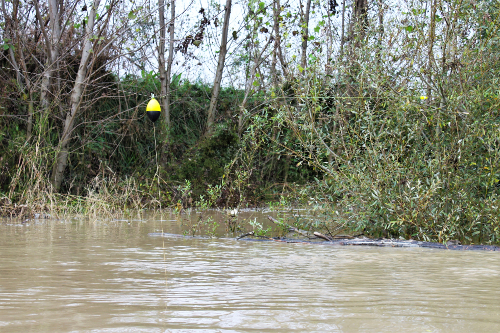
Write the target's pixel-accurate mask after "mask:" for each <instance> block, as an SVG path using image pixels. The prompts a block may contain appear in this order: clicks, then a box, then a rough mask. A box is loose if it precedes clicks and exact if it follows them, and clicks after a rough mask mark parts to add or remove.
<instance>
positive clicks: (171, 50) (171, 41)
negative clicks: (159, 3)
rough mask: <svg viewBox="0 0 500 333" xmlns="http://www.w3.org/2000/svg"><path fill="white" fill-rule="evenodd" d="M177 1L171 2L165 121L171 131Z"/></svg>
mask: <svg viewBox="0 0 500 333" xmlns="http://www.w3.org/2000/svg"><path fill="white" fill-rule="evenodd" d="M174 23H175V0H172V2H170V26H169V28H168V29H169V31H170V38H169V41H168V60H167V87H166V88H167V90H166V94H165V119H166V120H167V126H168V129H170V94H171V93H170V77H171V76H172V61H173V60H174V41H175V39H174V38H175V35H174V32H175V30H174V28H175V25H174Z"/></svg>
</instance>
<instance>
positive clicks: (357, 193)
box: [0, 0, 500, 243]
mask: <svg viewBox="0 0 500 333" xmlns="http://www.w3.org/2000/svg"><path fill="white" fill-rule="evenodd" d="M180 6H181V4H180V3H177V2H176V1H175V0H171V1H168V0H167V1H165V0H158V2H157V3H152V2H144V3H142V2H141V1H140V0H137V1H135V2H123V1H118V0H92V1H86V2H85V1H82V0H48V1H38V0H34V1H29V2H28V1H22V0H2V1H1V8H0V9H1V10H0V36H1V38H2V42H1V43H2V45H1V49H0V214H1V215H4V216H29V215H33V214H35V213H40V212H50V213H52V214H58V213H60V214H63V213H68V212H80V213H92V214H98V213H99V212H109V213H112V212H118V211H124V210H127V209H165V208H174V209H181V208H182V209H185V208H188V207H191V206H194V205H198V206H202V207H221V208H229V207H243V206H259V205H262V204H265V203H268V202H281V203H283V205H284V206H286V205H300V206H307V207H310V208H311V211H312V212H314V213H315V214H317V216H318V222H317V225H316V226H314V228H318V227H321V228H326V229H329V230H330V229H342V230H344V231H353V232H356V233H360V232H362V233H364V234H365V235H372V236H385V237H403V238H406V239H410V238H412V239H418V240H425V241H429V240H432V241H440V242H442V241H447V240H450V239H459V240H461V241H462V242H465V243H474V242H476V243H477V242H484V243H498V242H499V237H500V229H499V227H500V216H499V204H500V200H499V194H500V182H499V179H500V174H499V171H500V170H499V159H500V141H499V140H500V135H499V134H500V131H499V130H500V127H499V121H500V118H499V116H500V114H499V113H500V84H499V83H500V82H499V81H500V75H499V73H500V31H499V29H500V22H499V20H500V6H499V4H498V2H496V1H490V0H485V1H482V0H451V1H449V0H428V1H409V2H405V3H402V2H397V1H389V0H376V1H368V0H353V1H351V0H341V1H339V2H338V1H337V0H326V1H324V0H319V1H313V0H298V1H291V0H288V1H286V0H273V1H270V0H265V1H253V0H250V1H247V2H244V3H232V1H231V0H226V1H225V2H220V3H210V4H207V5H206V6H205V7H204V8H195V6H199V5H198V4H194V3H192V4H189V5H186V4H184V5H183V7H182V8H181V7H180ZM236 9H237V10H236ZM193 13H194V14H193ZM231 15H233V17H232V16H231ZM234 15H241V16H240V17H239V18H240V20H239V21H238V23H235V22H236V21H237V20H236V19H235V18H234ZM209 64H211V65H213V71H212V68H210V66H211V65H209ZM196 72H199V73H204V75H205V74H207V73H208V74H207V75H209V76H210V75H212V76H211V77H210V78H208V79H207V78H205V79H201V78H199V77H198V78H197V77H196V76H193V75H194V74H193V73H196ZM151 94H154V95H155V96H157V98H158V99H159V101H160V104H161V105H162V111H163V114H162V117H161V118H160V120H159V121H158V122H157V123H156V124H153V123H151V122H149V120H148V119H147V118H146V117H145V106H146V104H147V102H148V101H149V100H150V98H151ZM300 227H304V226H300Z"/></svg>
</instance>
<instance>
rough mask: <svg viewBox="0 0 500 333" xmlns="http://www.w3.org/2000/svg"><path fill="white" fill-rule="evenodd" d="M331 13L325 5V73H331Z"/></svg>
mask: <svg viewBox="0 0 500 333" xmlns="http://www.w3.org/2000/svg"><path fill="white" fill-rule="evenodd" d="M332 15H333V14H332V13H330V10H329V8H328V7H327V9H326V16H327V19H328V20H327V22H328V24H327V29H328V31H327V34H326V65H325V67H326V68H325V70H326V75H331V74H332V53H333V52H332V51H333V31H332V19H331V16H332Z"/></svg>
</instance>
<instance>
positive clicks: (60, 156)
mask: <svg viewBox="0 0 500 333" xmlns="http://www.w3.org/2000/svg"><path fill="white" fill-rule="evenodd" d="M51 1H53V0H51ZM99 3H100V0H94V1H93V4H92V5H91V7H90V10H89V16H88V22H87V27H86V31H85V38H84V43H83V49H82V57H81V59H80V66H79V68H78V73H77V74H76V79H75V84H74V86H73V91H72V92H71V99H70V102H71V109H70V111H69V112H68V113H67V114H66V120H65V122H64V130H63V133H62V135H61V139H60V140H59V145H58V149H57V157H56V160H55V163H54V168H53V170H52V179H51V181H52V185H53V186H54V188H55V189H56V190H59V188H60V187H61V183H62V179H63V175H64V170H65V169H66V165H67V163H68V156H69V150H68V146H69V142H70V138H71V132H72V131H73V127H74V121H75V117H76V115H77V113H78V110H79V108H80V104H81V102H82V95H83V90H84V86H83V85H84V81H85V78H86V77H87V65H88V62H89V59H90V54H91V52H92V41H91V39H92V37H93V30H94V23H95V17H96V11H97V8H98V7H99Z"/></svg>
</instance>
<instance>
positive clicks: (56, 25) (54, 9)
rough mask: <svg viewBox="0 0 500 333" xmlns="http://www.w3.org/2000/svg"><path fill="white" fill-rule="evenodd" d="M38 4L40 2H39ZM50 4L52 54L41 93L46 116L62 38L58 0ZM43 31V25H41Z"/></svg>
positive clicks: (47, 62)
mask: <svg viewBox="0 0 500 333" xmlns="http://www.w3.org/2000/svg"><path fill="white" fill-rule="evenodd" d="M37 2H38V0H37ZM48 4H49V17H50V25H49V26H50V31H51V35H50V39H49V45H48V48H49V49H50V52H49V53H48V54H47V61H46V65H45V69H44V74H43V78H42V92H41V97H40V98H41V102H42V107H43V108H44V109H45V112H46V114H48V111H49V108H50V99H51V98H50V85H51V82H52V77H53V76H54V72H55V69H56V68H57V59H58V58H59V46H58V44H59V39H60V38H61V26H60V21H59V18H60V13H59V7H58V6H57V0H48ZM40 25H41V27H42V29H43V23H42V22H41V23H40Z"/></svg>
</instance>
